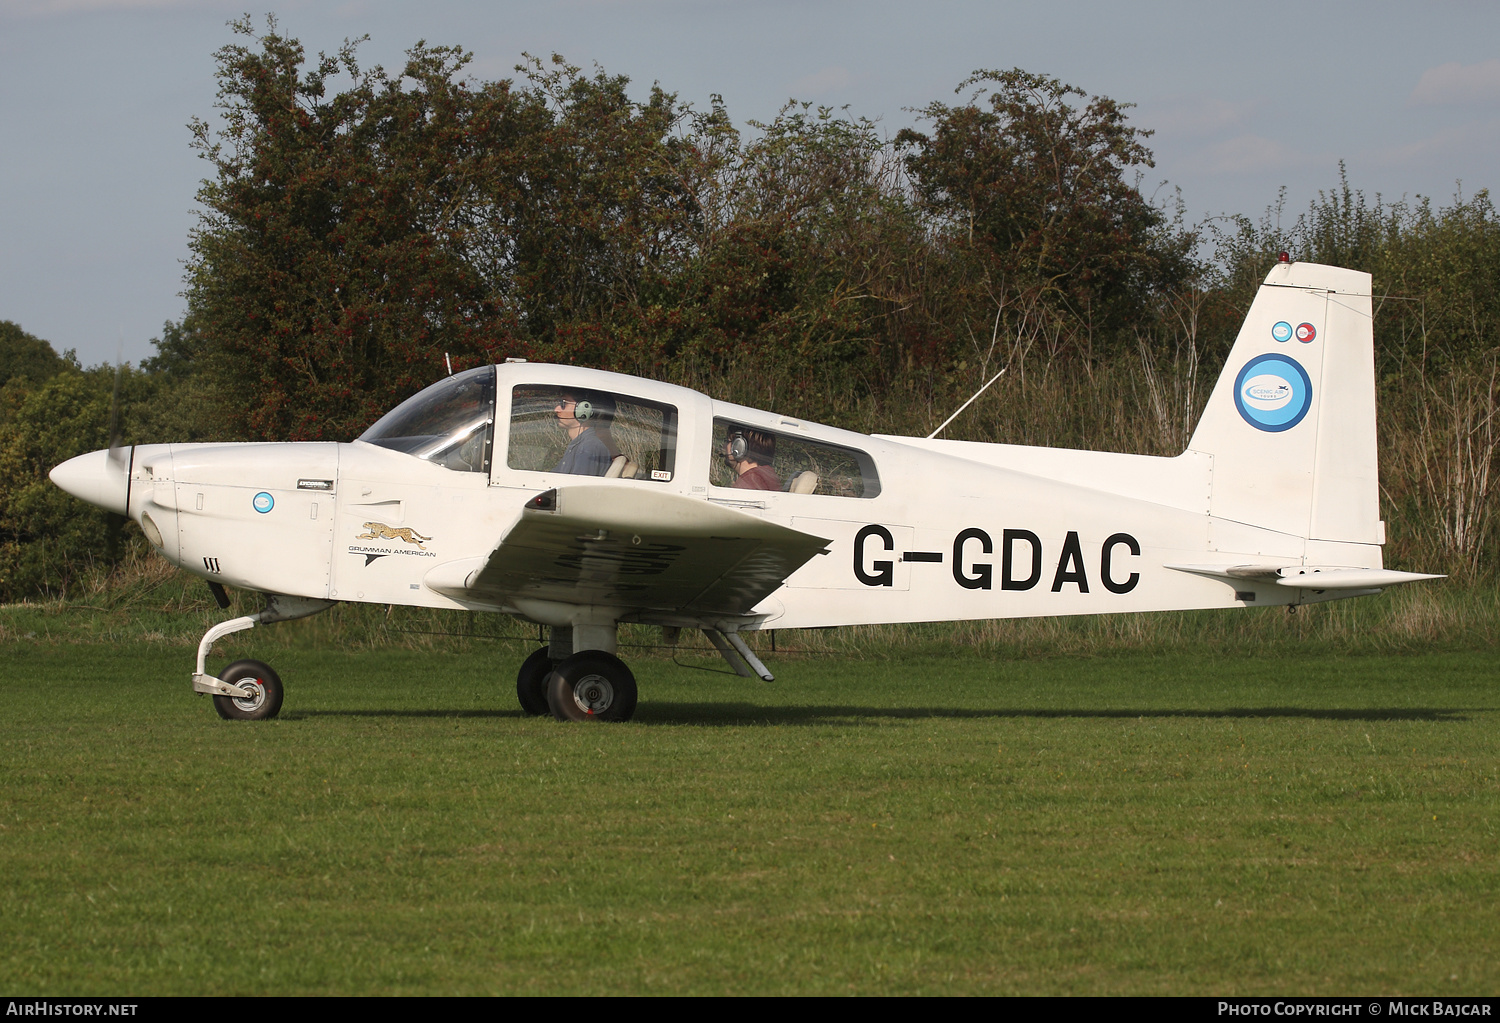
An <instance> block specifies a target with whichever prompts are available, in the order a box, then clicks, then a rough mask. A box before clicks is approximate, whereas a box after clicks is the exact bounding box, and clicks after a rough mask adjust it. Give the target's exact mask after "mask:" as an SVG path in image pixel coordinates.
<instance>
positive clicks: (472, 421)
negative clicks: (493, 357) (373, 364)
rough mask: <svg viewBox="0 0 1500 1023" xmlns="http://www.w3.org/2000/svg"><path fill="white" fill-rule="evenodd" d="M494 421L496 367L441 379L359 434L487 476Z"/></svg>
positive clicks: (385, 445)
mask: <svg viewBox="0 0 1500 1023" xmlns="http://www.w3.org/2000/svg"><path fill="white" fill-rule="evenodd" d="M494 422H495V367H494V366H481V367H480V368H479V369H470V370H465V371H464V372H462V373H456V374H454V375H453V376H451V377H447V378H445V379H443V380H439V381H438V382H437V383H435V384H433V385H432V386H431V387H428V388H426V389H425V390H422V391H419V392H417V393H416V394H414V395H412V396H411V397H410V398H407V399H406V400H405V401H403V402H402V403H401V404H400V405H397V406H396V407H395V408H394V409H392V410H391V411H389V412H387V413H386V414H385V415H383V416H381V417H380V419H379V420H378V421H377V422H376V423H375V425H374V426H372V427H370V428H369V429H368V430H366V431H365V432H364V433H362V434H360V435H359V440H362V441H364V442H365V443H366V444H376V445H379V446H380V447H383V448H390V449H392V450H393V451H402V452H405V453H406V454H409V455H416V456H417V457H418V458H422V459H425V460H427V461H429V462H436V463H437V464H438V465H442V466H445V467H447V468H449V469H456V470H458V471H459V472H488V471H489V468H490V444H491V443H492V437H493V433H494V431H493V429H492V427H493V426H494Z"/></svg>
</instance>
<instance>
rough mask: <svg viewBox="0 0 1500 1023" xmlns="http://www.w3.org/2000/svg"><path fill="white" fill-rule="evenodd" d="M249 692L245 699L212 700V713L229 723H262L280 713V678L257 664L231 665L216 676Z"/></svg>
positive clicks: (237, 663) (249, 662)
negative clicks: (217, 713) (216, 713)
mask: <svg viewBox="0 0 1500 1023" xmlns="http://www.w3.org/2000/svg"><path fill="white" fill-rule="evenodd" d="M219 678H221V679H223V680H224V681H225V682H228V683H230V684H231V685H236V686H239V687H240V688H241V689H248V690H250V695H249V696H247V697H240V696H218V695H215V696H214V710H216V711H218V712H219V717H221V718H225V719H226V720H229V721H264V720H265V719H266V718H273V717H275V716H276V715H277V714H279V713H280V712H281V676H280V675H277V674H276V672H274V671H272V670H271V666H270V665H269V664H262V663H261V662H260V661H235V662H234V663H233V664H231V665H230V666H229V667H227V668H225V669H224V672H223V674H221V675H220V676H219Z"/></svg>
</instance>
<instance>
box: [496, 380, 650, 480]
mask: <svg viewBox="0 0 1500 1023" xmlns="http://www.w3.org/2000/svg"><path fill="white" fill-rule="evenodd" d="M676 461H677V409H676V407H674V406H672V405H663V404H659V403H656V402H649V401H643V400H642V399H640V398H636V397H632V396H630V395H627V394H619V393H616V392H613V391H599V390H592V389H588V388H566V387H558V386H557V385H555V384H518V385H516V387H515V388H514V389H513V390H512V391H511V397H510V445H509V450H508V451H507V452H506V458H505V464H506V465H508V466H510V467H511V468H512V469H523V470H526V471H528V472H560V473H569V474H572V475H577V476H599V477H603V478H607V479H643V480H656V481H658V482H663V483H665V482H667V481H669V480H671V479H672V477H673V475H674V473H675V472H676Z"/></svg>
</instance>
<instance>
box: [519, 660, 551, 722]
mask: <svg viewBox="0 0 1500 1023" xmlns="http://www.w3.org/2000/svg"><path fill="white" fill-rule="evenodd" d="M551 674H552V657H551V655H550V654H549V653H548V652H547V648H546V647H538V648H537V649H536V650H533V651H532V653H531V656H530V657H528V658H526V660H524V661H522V662H521V670H520V671H519V672H517V673H516V699H517V700H520V701H521V713H522V714H525V715H526V716H527V717H536V716H537V715H538V714H546V713H547V712H548V709H549V708H548V707H547V676H548V675H551Z"/></svg>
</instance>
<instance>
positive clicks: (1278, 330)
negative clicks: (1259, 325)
mask: <svg viewBox="0 0 1500 1023" xmlns="http://www.w3.org/2000/svg"><path fill="white" fill-rule="evenodd" d="M1271 336H1272V337H1274V338H1275V339H1276V340H1277V341H1290V340H1291V339H1292V325H1291V324H1290V323H1288V322H1286V321H1285V320H1282V321H1280V322H1279V323H1277V324H1276V325H1275V326H1274V327H1272V328H1271Z"/></svg>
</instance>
